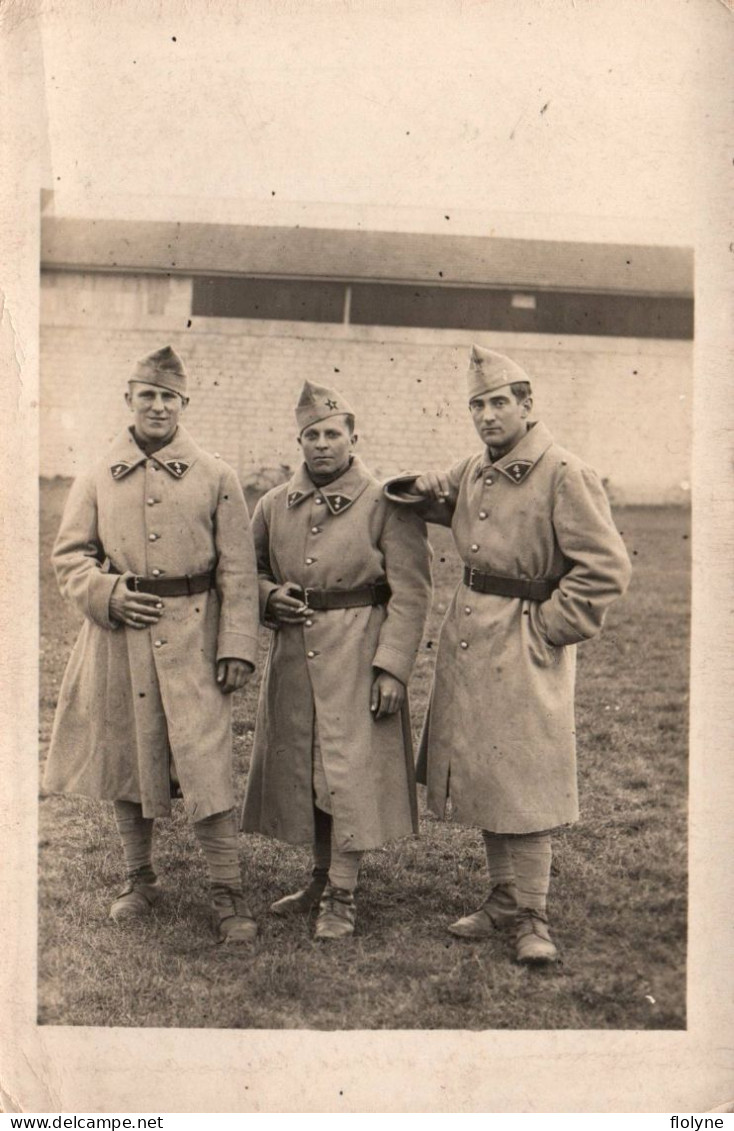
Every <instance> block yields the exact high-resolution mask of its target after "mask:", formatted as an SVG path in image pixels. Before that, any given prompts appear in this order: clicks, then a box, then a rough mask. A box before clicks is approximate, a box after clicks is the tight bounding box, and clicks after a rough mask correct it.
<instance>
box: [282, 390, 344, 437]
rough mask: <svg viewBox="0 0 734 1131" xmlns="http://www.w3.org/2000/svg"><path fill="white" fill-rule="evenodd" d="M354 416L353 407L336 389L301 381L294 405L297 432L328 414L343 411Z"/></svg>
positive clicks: (338, 413) (338, 414)
mask: <svg viewBox="0 0 734 1131" xmlns="http://www.w3.org/2000/svg"><path fill="white" fill-rule="evenodd" d="M345 412H346V413H349V415H350V416H354V409H353V408H350V406H349V405H348V404H347V402H346V401H345V399H344V397H343V396H342V395H341V393H337V391H336V389H327V388H326V386H325V385H313V384H311V382H310V381H304V382H303V388H302V389H301V396H300V398H299V401H298V404H297V405H296V423H297V424H298V429H299V432H303V429H304V428H308V427H309V425H310V424H316V423H317V422H318V421H319V420H326V418H327V417H329V416H341V415H342V414H343V413H345Z"/></svg>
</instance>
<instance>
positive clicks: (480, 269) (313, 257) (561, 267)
mask: <svg viewBox="0 0 734 1131" xmlns="http://www.w3.org/2000/svg"><path fill="white" fill-rule="evenodd" d="M41 262H42V266H43V267H45V268H49V269H57V270H63V269H66V270H69V269H77V270H91V271H94V270H97V271H136V272H155V273H158V272H170V273H171V274H174V273H175V274H185V275H192V274H193V275H196V274H206V275H213V274H223V275H250V276H260V277H281V278H283V277H285V278H322V279H324V278H325V279H347V280H375V281H388V280H390V281H400V280H402V281H411V282H416V283H418V282H420V283H431V284H434V285H441V284H444V285H445V284H449V285H450V284H460V285H463V286H471V285H477V286H500V287H503V286H504V287H517V288H523V287H525V288H529V289H546V290H556V289H557V290H587V291H593V292H596V293H600V292H613V293H627V294H659V295H691V294H692V293H693V251H692V249H691V248H686V247H660V246H651V245H629V244H613V243H578V242H567V241H561V240H521V239H507V238H499V237H490V236H488V237H477V236H452V235H437V234H422V233H420V234H419V233H415V232H382V231H378V232H376V231H359V230H356V231H355V230H342V229H324V228H301V227H297V226H296V227H254V226H247V225H234V224H200V223H175V222H168V221H144V222H140V221H129V220H82V219H72V218H64V217H52V216H47V217H44V218H43V220H42V231H41Z"/></svg>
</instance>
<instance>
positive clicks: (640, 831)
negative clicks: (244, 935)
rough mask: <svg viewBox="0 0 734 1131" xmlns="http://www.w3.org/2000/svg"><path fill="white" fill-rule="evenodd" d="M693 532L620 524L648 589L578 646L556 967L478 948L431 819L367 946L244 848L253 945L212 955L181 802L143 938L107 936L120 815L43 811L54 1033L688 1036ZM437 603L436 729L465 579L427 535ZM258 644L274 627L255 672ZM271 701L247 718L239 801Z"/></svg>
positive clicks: (367, 917) (391, 856)
mask: <svg viewBox="0 0 734 1131" xmlns="http://www.w3.org/2000/svg"><path fill="white" fill-rule="evenodd" d="M67 489H68V484H67V483H65V482H63V481H60V480H53V481H45V482H43V483H42V488H41V551H42V558H41V598H42V610H41V614H42V615H41V642H40V662H41V714H40V728H41V732H40V747H41V755H42V757H44V756H45V751H46V749H47V746H48V740H49V736H50V732H51V724H52V720H53V712H54V708H55V703H56V698H57V695H58V689H59V684H60V681H61V677H62V675H63V670H64V666H65V663H66V659H67V656H68V653H69V651H70V648H71V646H72V643H73V640H74V638H75V635H76V632H77V628H78V623H79V619H78V615H77V614H76V612H75V611H74V610H73V609H71V608H70V607H68V606H66V605H65V604H64V603H63V602H62V601H61V599H60V597H59V595H58V593H57V590H56V586H55V583H54V580H53V577H52V574H51V570H50V567H49V565H48V556H49V552H50V548H51V544H52V542H53V539H54V536H55V533H56V529H57V527H58V522H59V518H60V515H61V509H62V507H63V502H64V499H65V496H66V491H67ZM688 518H689V516H688V515H687V514H686V513H685V512H684V511H682V510H675V509H656V508H645V509H642V508H641V509H626V510H621V511H619V512H618V513H617V521H618V524H619V526H620V529H621V530H622V532H623V534H624V537H625V541H626V543H627V546H628V548H629V550H630V554H631V556H632V559H633V562H634V565H635V573H634V578H633V582H632V585H631V587H630V590H629V593H628V595H627V596H626V597H625V598H624V599H623V600H622V601H621V602H619V603H618V604H617V606H615V607H614V608H613V610H612V612H611V614H610V616H609V619H608V622H607V627H606V631H605V633H604V635H603V636H602V637H601V638H599V639H598V640H595V641H592V642H591V643H589V644H586V645H583V646H582V647H581V648H580V649H579V664H578V686H577V716H578V727H577V731H578V735H579V770H580V787H581V806H582V820H581V822H580V823H579V824H578V825H576V826H575V827H574V828H573V829H570V830H567V831H564V832H561V833H559V834H558V835H557V836H556V838H555V852H554V865H553V883H552V890H551V904H550V914H551V924H552V927H553V931H554V937H555V939H556V941H557V943H558V945H559V947H560V949H561V955H562V962H561V963H560V964H559V965H558V967H557V968H554V969H550V970H547V971H539V970H533V969H526V968H523V967H518V966H516V965H515V964H514V963H513V962H512V960H511V959H512V947H511V942H510V939H509V938H506V937H505V936H503V935H501V934H497V935H496V937H494V938H492V939H489V940H488V941H486V942H483V943H465V942H461V941H459V940H454V939H452V938H451V936H449V935H448V934H447V933H446V930H445V927H446V924H447V923H449V922H451V921H452V920H453V919H455V918H456V917H457V916H459V915H460V914H463V913H464V912H466V911H467V910H474V909H475V907H476V906H477V905H478V903H479V902H481V900H482V898H483V896H484V890H485V883H484V863H483V852H482V849H481V841H480V838H479V835H478V833H475V832H474V831H473V830H469V829H464V828H461V827H459V826H456V825H453V824H452V823H451V822H450V821H449V822H439V821H437V820H435V819H433V818H431V817H430V815H424V816H423V817H422V822H421V824H422V828H421V832H422V836H421V838H420V839H418V840H414V841H404V842H401V843H399V844H395V845H391V846H388V847H387V848H385V849H382V850H380V851H376V852H372V853H370V854H368V856H367V857H366V863H365V865H364V868H363V874H362V880H361V888H360V894H359V924H358V933H357V935H356V936H355V937H354V939H351V940H349V941H348V942H346V943H339V944H331V945H330V946H323V945H317V944H315V943H313V942H312V940H311V937H310V929H309V925H308V924H307V923H306V922H303V921H299V922H282V921H280V920H277V919H275V918H274V917H270V916H268V914H267V908H268V905H269V903H270V902H272V900H273V899H275V898H277V897H278V896H279V895H281V894H283V893H284V892H286V891H289V890H294V889H295V888H296V887H298V886H300V885H301V882H302V880H303V878H304V876H305V874H306V871H307V867H308V858H307V855H306V853H305V852H303V851H301V850H299V849H294V848H290V847H288V846H287V845H282V844H278V843H277V842H274V841H266V840H264V839H261V838H254V837H248V838H245V837H244V836H243V838H242V841H241V857H242V862H243V866H244V870H245V875H246V878H247V884H248V889H249V893H250V896H251V904H252V907H253V910H254V911H255V913H256V915H257V917H258V919H259V921H260V924H261V936H260V939H259V941H258V943H257V944H256V945H255V947H254V948H252V949H247V948H243V949H239V950H238V949H231V950H227V949H226V948H223V947H218V946H217V945H216V943H215V942H214V939H213V936H212V935H211V933H210V927H209V920H208V902H207V889H206V882H205V873H204V867H203V861H202V858H201V856H200V855H199V852H198V849H197V847H196V845H195V842H194V838H193V834H192V832H191V830H190V828H189V827H188V826H187V823H186V820H185V818H184V815H183V813H182V812H181V807H180V806H178V807H177V808H176V810H175V813H174V817H173V819H172V820H171V821H169V822H164V821H161V822H158V824H157V840H156V857H155V859H156V864H157V866H158V869H159V872H160V874H161V876H162V878H163V881H164V883H165V886H166V892H167V896H166V899H165V901H164V903H163V905H162V907H161V909H160V910H158V911H156V913H155V916H154V917H153V918H152V919H151V920H150V921H149V922H146V923H144V924H142V925H140V926H137V927H135V928H131V927H125V928H120V927H118V926H116V925H114V924H113V923H111V922H110V921H109V920H108V919H107V909H108V907H109V904H110V902H111V899H112V898H113V897H114V896H115V895H116V894H117V890H118V887H119V884H120V881H121V877H122V867H121V854H120V851H119V849H118V845H117V837H116V832H115V828H114V824H113V820H112V814H111V807H110V806H109V805H105V804H101V803H96V802H92V801H87V800H85V799H83V798H67V797H43V798H42V800H41V817H40V824H41V844H40V912H39V989H38V1016H39V1021H40V1022H41V1023H46V1024H57V1025H58V1024H68V1025H122V1026H158V1027H165V1026H175V1027H181V1028H184V1027H212V1028H219V1027H227V1028H271V1029H279V1028H294V1029H295V1028H313V1029H678V1028H683V1027H685V944H686V808H687V797H686V775H687V692H688V629H689V552H688V548H689V543H688ZM431 533H432V541H433V545H434V550H435V561H434V580H435V597H434V607H433V612H432V615H431V619H430V623H429V627H428V631H427V634H426V639H425V641H424V644H423V646H422V649H421V654H420V657H419V661H418V664H417V668H416V672H415V676H414V679H413V681H412V684H411V698H412V705H413V715H414V719H415V722H416V732H417V729H418V724H419V722H420V720H421V719H422V717H423V713H424V710H425V706H426V698H427V693H428V688H429V682H430V677H431V670H432V663H433V654H434V646H435V642H436V641H437V639H438V631H439V626H440V622H441V618H442V614H443V611H444V610H445V608H446V605H447V603H448V601H449V600H450V595H451V593H452V591H453V588H454V585H455V583H456V579H457V577H458V563H457V559H456V556H455V553H454V550H453V547H452V545H451V541H450V535H449V534H448V532H447V531H444V530H441V529H437V528H435V527H434V528H432V531H431ZM265 647H266V636H265V633H264V632H263V640H262V648H263V657H264V650H265ZM256 695H257V686H256V684H253V685H251V686H250V687H248V688H247V689H246V691H245V692H244V693H242V694H240V696H239V697H238V699H237V701H236V704H235V753H236V771H237V783H238V792H239V794H240V795H241V794H242V789H243V786H244V780H245V774H246V771H247V765H248V761H249V755H250V750H251V746H252V728H253V720H254V710H255V703H256Z"/></svg>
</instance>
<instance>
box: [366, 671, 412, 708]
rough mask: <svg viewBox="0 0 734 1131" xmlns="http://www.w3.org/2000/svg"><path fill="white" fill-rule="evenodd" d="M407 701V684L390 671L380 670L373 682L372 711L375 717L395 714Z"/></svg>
mask: <svg viewBox="0 0 734 1131" xmlns="http://www.w3.org/2000/svg"><path fill="white" fill-rule="evenodd" d="M404 702H405V684H404V683H401V682H400V680H399V679H396V678H395V676H394V675H390V674H389V673H388V672H380V674H379V675H378V676H377V678H376V679H375V680H374V682H373V684H372V693H371V695H370V711H371V712H372V714H373V715H374V717H375V719H382V718H384V717H385V716H386V715H394V714H395V712H396V711H399V710H400V708H401V707H402V705H403V703H404Z"/></svg>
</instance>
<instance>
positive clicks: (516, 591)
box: [386, 346, 630, 962]
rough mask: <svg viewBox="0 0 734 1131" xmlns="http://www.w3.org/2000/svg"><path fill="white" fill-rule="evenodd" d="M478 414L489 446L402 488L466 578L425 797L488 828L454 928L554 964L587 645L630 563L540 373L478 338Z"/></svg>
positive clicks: (394, 490) (444, 638)
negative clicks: (555, 914)
mask: <svg viewBox="0 0 734 1131" xmlns="http://www.w3.org/2000/svg"><path fill="white" fill-rule="evenodd" d="M469 409H470V411H471V415H472V419H473V422H474V425H475V427H476V430H477V432H478V434H479V436H480V437H481V439H482V441H483V443H484V449H483V451H481V452H480V453H478V454H477V455H473V456H469V457H467V458H466V459H463V460H461V461H460V462H459V463H457V464H455V465H454V466H453V467H451V468H450V469H449V470H448V471H445V472H427V473H425V474H422V475H418V476H416V475H412V476H404V477H399V478H398V479H395V480H392V481H391V482H390V483H389V484H388V485H387V487H386V494H387V496H388V497H389V498H391V499H393V500H396V501H402V502H404V503H407V504H409V505H410V507H411V509H414V510H416V511H417V512H418V513H419V514H421V515H422V516H423V517H424V518H426V519H427V520H428V521H431V522H438V523H441V524H443V525H445V526H451V528H452V532H453V536H454V541H455V543H456V547H457V549H458V551H459V554H460V556H461V559H462V561H463V563H464V569H463V577H462V580H461V582H460V584H459V587H458V589H457V591H456V594H455V596H454V599H453V602H452V604H451V606H450V608H449V610H448V612H447V614H446V618H445V620H444V623H443V627H442V629H441V637H440V641H439V648H438V654H437V658H436V671H435V677H434V684H433V689H432V694H431V700H430V706H429V711H428V716H427V719H426V722H425V725H424V729H423V734H422V739H421V748H420V755H419V763H418V780H419V781H422V782H424V783H426V784H427V785H428V805H429V807H430V808H431V809H432V810H433V811H434V812H435V813H436V814H438V815H439V816H443V815H444V813H445V808H446V800H447V797H448V796H449V792H450V796H451V803H452V811H453V816H454V819H455V820H456V821H458V822H460V823H462V824H466V825H473V826H475V827H476V826H478V827H479V828H480V829H481V830H482V831H483V837H484V843H485V847H486V855H487V863H488V867H489V883H490V891H489V895H488V897H487V899H486V900H485V902H484V903H483V904H482V906H481V907H480V908H479V910H478V911H476V912H475V913H474V914H472V915H468V916H465V917H464V918H462V919H459V920H458V922H456V923H454V924H452V925H451V926H450V927H449V930H450V931H451V932H452V933H453V934H455V935H458V936H460V937H463V938H471V939H476V938H483V937H486V936H487V935H489V934H491V932H492V929H493V926H503V925H508V924H510V923H514V924H515V927H516V932H517V958H518V961H521V962H552V961H554V960H555V959H556V958H557V951H556V947H555V945H554V944H553V942H552V941H551V938H550V934H549V931H548V922H547V910H546V899H547V894H548V890H549V883H550V866H551V836H550V831H551V830H552V829H553V828H555V827H557V826H559V825H567V824H570V823H572V822H574V821H576V820H577V818H578V804H577V783H576V743H575V727H574V674H575V662H576V648H575V645H576V644H577V643H579V642H580V641H583V640H588V639H589V638H590V637H592V636H594V635H595V634H596V633H597V632H598V631H599V630H600V628H601V626H602V622H603V620H604V615H605V613H606V610H607V608H608V607H609V605H610V604H611V603H612V601H613V600H614V599H615V598H617V597H618V596H619V595H620V594H621V593H622V592H623V591H624V589H625V588H626V585H627V582H628V579H629V573H630V566H629V559H628V556H627V552H626V550H625V547H624V544H623V542H622V539H621V537H620V535H619V533H618V532H617V530H616V528H615V526H614V523H613V521H612V517H611V513H610V509H609V504H608V501H607V498H606V495H605V493H604V489H603V487H602V484H601V482H600V481H599V478H598V476H597V475H596V473H595V472H594V471H593V470H592V469H591V468H590V467H587V466H586V464H584V463H582V461H581V460H580V459H578V458H577V457H576V456H574V455H572V454H571V453H570V452H567V451H565V450H564V449H563V448H561V447H559V446H558V445H557V444H556V443H555V442H554V440H553V437H552V436H551V434H550V432H549V431H548V429H547V428H546V427H545V425H544V424H542V423H540V422H537V423H532V422H531V421H530V420H529V415H530V412H531V409H532V397H531V386H530V381H529V378H528V375H527V373H525V371H524V370H523V369H521V368H520V366H519V365H517V364H516V363H515V362H513V361H512V360H510V358H507V357H504V356H503V355H502V354H498V353H495V352H493V351H491V350H486V349H483V348H481V347H478V346H474V347H473V349H472V354H471V361H470V368H469Z"/></svg>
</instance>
